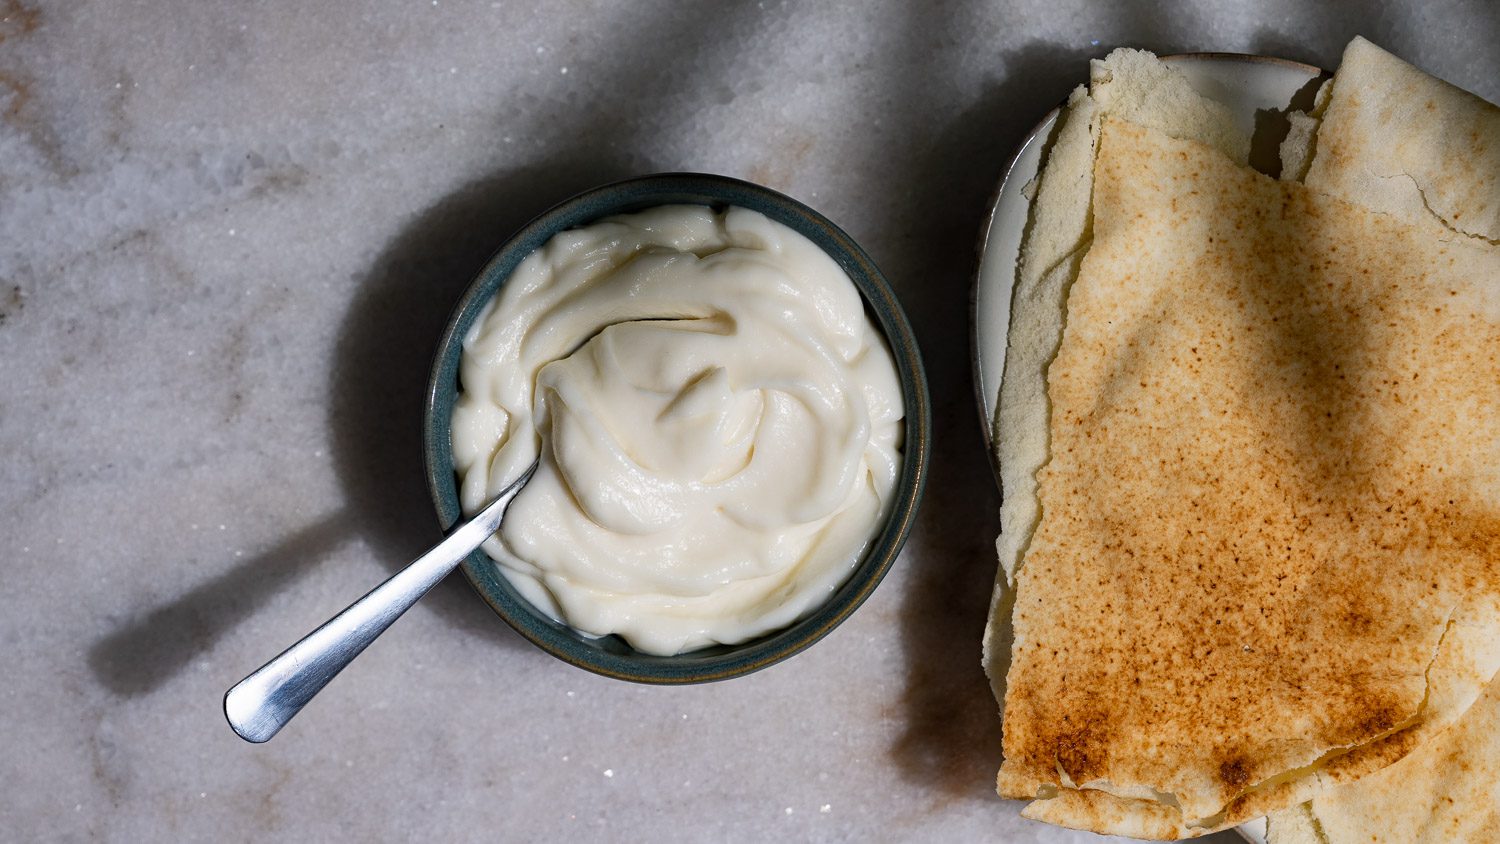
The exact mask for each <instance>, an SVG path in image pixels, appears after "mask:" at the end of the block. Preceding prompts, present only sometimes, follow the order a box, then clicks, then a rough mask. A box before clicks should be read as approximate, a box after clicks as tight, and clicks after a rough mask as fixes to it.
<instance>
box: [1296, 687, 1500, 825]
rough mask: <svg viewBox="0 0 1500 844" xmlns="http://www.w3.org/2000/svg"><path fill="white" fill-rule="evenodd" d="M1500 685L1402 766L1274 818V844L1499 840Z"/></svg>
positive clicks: (1393, 767) (1387, 769)
mask: <svg viewBox="0 0 1500 844" xmlns="http://www.w3.org/2000/svg"><path fill="white" fill-rule="evenodd" d="M1497 725H1500V681H1491V683H1490V685H1489V686H1488V687H1487V688H1486V689H1485V691H1484V694H1483V695H1482V696H1481V697H1480V698H1479V699H1478V700H1477V701H1475V703H1474V705H1473V706H1471V707H1470V708H1469V710H1468V711H1467V712H1465V713H1464V714H1463V717H1462V718H1460V719H1459V721H1458V723H1456V724H1455V725H1453V727H1452V728H1450V729H1448V730H1445V731H1443V732H1442V733H1441V734H1439V735H1438V736H1436V737H1435V738H1433V739H1431V740H1429V741H1426V742H1423V743H1422V744H1420V745H1419V746H1418V747H1417V748H1416V749H1415V750H1413V751H1412V752H1411V753H1410V754H1409V755H1407V756H1406V757H1405V758H1404V759H1401V760H1400V761H1398V762H1396V763H1395V764H1393V765H1390V766H1389V767H1386V768H1383V769H1381V770H1379V771H1376V772H1374V773H1372V774H1370V775H1369V776H1366V777H1364V778H1362V779H1360V780H1358V781H1357V782H1354V783H1351V784H1349V785H1346V786H1342V787H1340V788H1336V789H1333V790H1332V791H1330V792H1329V793H1327V794H1325V795H1322V796H1319V797H1317V798H1314V799H1313V800H1312V802H1311V803H1305V804H1303V805H1301V806H1296V807H1294V808H1292V809H1288V810H1286V811H1284V812H1277V813H1275V814H1273V815H1272V816H1271V824H1270V841H1271V844H1355V842H1359V843H1360V844H1372V842H1373V844H1387V843H1388V844H1429V842H1430V844H1443V842H1451V841H1500V729H1496V727H1497Z"/></svg>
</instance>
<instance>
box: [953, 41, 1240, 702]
mask: <svg viewBox="0 0 1500 844" xmlns="http://www.w3.org/2000/svg"><path fill="white" fill-rule="evenodd" d="M1106 115H1113V116H1116V117H1120V118H1123V119H1128V120H1132V121H1135V122H1138V123H1142V124H1144V125H1150V126H1155V127H1158V128H1161V129H1162V130H1163V131H1166V132H1167V133H1168V134H1170V135H1172V136H1173V137H1177V138H1193V139H1195V140H1200V141H1203V142H1204V143H1208V144H1212V145H1213V146H1214V147H1215V148H1216V149H1219V150H1220V151H1222V152H1223V153H1224V154H1225V155H1228V156H1230V157H1231V158H1233V159H1234V160H1236V161H1239V162H1241V163H1244V162H1246V161H1247V160H1248V159H1249V156H1250V138H1249V137H1248V136H1247V135H1246V134H1245V133H1244V132H1243V131H1241V130H1240V129H1239V128H1238V127H1237V126H1236V124H1235V121H1234V118H1233V115H1231V114H1230V112H1229V110H1228V109H1226V108H1225V107H1224V106H1223V105H1221V104H1220V103H1217V102H1214V101H1213V100H1210V99H1207V98H1205V97H1203V96H1201V95H1199V94H1198V93H1197V92H1195V91H1194V90H1193V88H1192V86H1191V85H1189V84H1188V81H1187V78H1186V77H1184V76H1183V75H1182V74H1181V73H1179V72H1177V71H1176V70H1174V69H1172V68H1170V67H1169V66H1167V65H1165V64H1163V63H1162V62H1161V61H1160V60H1158V59H1157V58H1156V57H1155V56H1154V55H1152V54H1151V53H1148V52H1146V51H1144V50H1128V49H1119V50H1115V51H1113V52H1111V53H1110V54H1109V55H1108V56H1106V57H1105V58H1104V59H1102V60H1095V61H1093V62H1092V63H1091V64H1090V69H1089V88H1088V89H1085V88H1084V87H1083V86H1079V87H1078V88H1077V89H1076V90H1074V91H1073V93H1072V95H1071V96H1069V98H1068V101H1067V104H1066V105H1065V106H1064V108H1063V110H1062V113H1061V114H1060V115H1059V117H1058V122H1057V129H1056V134H1055V135H1054V136H1053V139H1052V144H1051V147H1050V149H1049V151H1048V154H1047V160H1046V166H1045V168H1044V169H1043V170H1042V172H1041V174H1040V175H1039V178H1038V181H1037V185H1036V197H1035V200H1034V203H1033V206H1032V216H1031V221H1030V224H1029V228H1028V230H1027V233H1026V237H1025V240H1024V242H1023V244H1022V247H1021V256H1020V261H1019V264H1018V266H1017V272H1016V285H1015V290H1014V293H1013V295H1012V302H1011V322H1010V327H1009V332H1008V334H1007V349H1006V353H1005V371H1004V377H1003V378H1002V379H1001V387H1000V397H999V406H998V408H997V410H996V413H995V430H994V436H993V438H992V439H993V442H994V444H995V448H996V450H997V451H996V455H997V457H998V461H997V462H998V463H999V466H1000V490H1001V505H1000V537H999V539H998V540H996V550H997V552H998V554H999V557H1000V571H999V573H998V575H997V576H996V582H995V590H994V595H993V599H992V601H991V604H990V615H989V624H988V625H987V627H986V630H985V637H984V656H983V664H984V666H985V670H986V672H988V674H989V676H990V678H991V684H992V686H993V689H994V692H995V695H996V698H997V700H1001V701H1002V703H1003V694H1004V691H1003V688H1002V686H1001V682H1002V681H1003V680H1004V678H1005V672H1006V667H1007V665H1008V661H1007V660H1008V657H1009V654H1010V642H1009V641H1008V638H1007V633H1006V631H1007V630H1008V625H1009V619H1010V613H1009V609H1010V607H1009V604H1008V603H1005V601H1006V594H1007V591H1008V588H1009V585H1010V583H1011V581H1012V579H1013V578H1014V576H1015V570H1016V567H1017V566H1018V565H1019V564H1020V561H1021V557H1022V554H1023V553H1024V551H1025V549H1026V545H1027V543H1028V542H1029V541H1030V538H1031V534H1032V531H1034V530H1035V529H1036V523H1037V519H1038V517H1039V514H1040V511H1039V509H1038V506H1037V498H1036V472H1037V470H1038V469H1040V468H1041V467H1042V464H1043V463H1045V462H1046V460H1047V453H1048V452H1047V439H1048V432H1047V419H1048V407H1047V366H1048V364H1050V363H1051V362H1052V358H1053V356H1054V355H1056V354H1057V345H1058V342H1059V341H1060V340H1061V338H1062V332H1063V320H1064V313H1065V311H1064V307H1063V306H1064V302H1065V298H1066V296H1067V292H1068V287H1069V285H1071V284H1072V281H1073V279H1074V278H1075V277H1077V275H1078V266H1079V262H1080V261H1082V260H1083V255H1084V253H1085V252H1087V251H1088V245H1089V241H1090V239H1091V231H1090V210H1089V206H1090V202H1091V198H1092V195H1093V187H1094V146H1095V139H1096V138H1097V137H1098V134H1099V126H1100V122H1101V121H1102V120H1103V119H1104V117H1105V116H1106Z"/></svg>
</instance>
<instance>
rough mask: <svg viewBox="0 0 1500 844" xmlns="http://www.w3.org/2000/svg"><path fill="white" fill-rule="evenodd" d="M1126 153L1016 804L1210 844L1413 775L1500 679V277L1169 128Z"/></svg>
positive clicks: (1453, 241) (1036, 624) (1014, 668)
mask: <svg viewBox="0 0 1500 844" xmlns="http://www.w3.org/2000/svg"><path fill="white" fill-rule="evenodd" d="M1099 147H1100V152H1099V158H1098V162H1097V167H1096V173H1095V177H1096V182H1095V186H1094V187H1095V190H1094V197H1093V200H1094V206H1093V236H1094V240H1093V243H1092V245H1091V247H1090V249H1089V251H1088V253H1087V255H1086V257H1085V258H1084V259H1083V262H1082V266H1081V270H1080V274H1079V277H1078V279H1077V281H1076V282H1075V283H1074V284H1073V285H1072V288H1071V291H1070V293H1069V295H1068V299H1067V327H1066V330H1065V332H1064V336H1063V340H1062V344H1061V346H1060V349H1059V351H1058V354H1057V358H1056V360H1055V361H1054V363H1053V364H1052V366H1051V368H1050V370H1049V371H1048V382H1047V383H1048V399H1049V402H1050V410H1051V419H1050V428H1049V450H1050V455H1051V457H1050V460H1049V461H1048V462H1047V463H1046V465H1045V467H1044V468H1043V470H1042V471H1041V473H1040V475H1039V481H1040V486H1039V500H1040V503H1041V513H1042V517H1041V520H1040V522H1039V524H1038V527H1037V530H1036V532H1035V534H1034V535H1033V536H1032V538H1031V542H1030V545H1029V547H1028V548H1027V550H1026V553H1025V558H1024V564H1023V565H1022V566H1021V567H1020V568H1019V571H1018V574H1017V582H1016V588H1017V593H1016V597H1015V601H1016V603H1015V607H1016V609H1015V613H1014V635H1015V646H1014V650H1013V653H1012V664H1011V667H1010V671H1009V680H1008V684H1007V686H1008V688H1007V697H1006V701H1005V722H1006V723H1005V756H1006V760H1005V764H1004V767H1003V768H1002V770H1001V773H1000V777H999V788H1000V791H1001V793H1002V794H1003V795H1005V796H1010V797H1020V798H1026V799H1031V798H1035V799H1034V802H1033V803H1032V804H1031V805H1030V806H1028V808H1027V810H1026V811H1025V813H1024V814H1026V815H1027V816H1029V817H1036V818H1039V819H1044V820H1048V821H1050V822H1053V823H1060V824H1063V825H1068V826H1076V827H1080V828H1085V829H1093V830H1095V831H1099V832H1121V833H1126V834H1133V835H1138V836H1143V837H1158V838H1170V837H1187V836H1193V835H1197V834H1202V833H1204V832H1207V831H1212V830H1215V829H1221V828H1224V827H1227V826H1231V825H1234V824H1236V823H1239V822H1241V821H1243V820H1246V819H1248V818H1251V817H1255V816H1258V815H1260V814H1263V813H1265V812H1266V811H1269V810H1272V809H1278V808H1285V807H1287V806H1291V805H1294V804H1295V803H1297V802H1300V801H1301V800H1304V799H1307V798H1308V797H1310V796H1312V795H1313V794H1315V793H1317V792H1319V791H1320V790H1322V789H1326V788H1329V787H1331V784H1333V783H1336V782H1338V781H1341V780H1345V779H1349V778H1352V777H1354V776H1358V775H1361V774H1365V773H1368V772H1370V771H1372V770H1375V769H1378V768H1379V767H1382V766H1384V765H1386V764H1389V763H1391V762H1393V761H1395V760H1396V759H1398V758H1400V757H1401V756H1402V755H1404V754H1406V753H1408V752H1410V751H1411V749H1412V748H1413V747H1414V746H1416V745H1417V744H1419V743H1420V742H1421V741H1422V740H1423V739H1424V738H1426V737H1428V736H1430V735H1432V734H1434V733H1436V732H1438V731H1440V730H1441V729H1443V728H1444V727H1445V726H1446V725H1448V724H1451V723H1452V722H1453V721H1454V720H1456V718H1457V717H1458V716H1459V715H1460V714H1461V713H1462V712H1463V711H1464V710H1465V709H1467V708H1468V706H1469V704H1470V703H1471V702H1472V701H1473V699H1474V698H1475V697H1476V696H1477V695H1478V693H1479V690H1480V689H1481V688H1482V687H1483V686H1484V685H1485V683H1487V682H1488V681H1489V678H1490V677H1492V676H1493V675H1494V672H1495V669H1496V667H1497V665H1496V664H1494V658H1495V655H1494V654H1490V653H1489V651H1488V649H1484V648H1471V647H1466V646H1465V645H1467V644H1468V643H1471V642H1472V641H1478V640H1479V639H1482V638H1483V637H1484V636H1488V637H1490V638H1494V637H1495V636H1496V634H1500V610H1497V607H1496V605H1495V603H1494V602H1492V601H1488V600H1477V599H1475V600H1471V601H1469V602H1468V603H1465V598H1466V596H1483V597H1485V598H1490V597H1494V596H1500V561H1497V559H1496V558H1497V555H1500V471H1497V469H1496V468H1494V467H1497V466H1500V437H1497V436H1496V431H1495V427H1496V422H1495V420H1497V419H1500V414H1497V411H1500V391H1497V390H1496V389H1494V385H1495V384H1496V383H1500V359H1497V357H1496V355H1495V353H1494V351H1493V350H1494V349H1497V348H1500V291H1495V290H1492V289H1490V286H1488V285H1485V284H1483V283H1481V282H1483V281H1487V280H1489V279H1492V278H1495V277H1496V275H1497V272H1500V257H1497V255H1496V251H1495V250H1494V249H1493V248H1490V247H1488V246H1486V245H1484V244H1478V245H1476V244H1474V243H1473V242H1471V240H1470V239H1469V238H1455V237H1453V236H1452V235H1451V233H1449V232H1447V231H1446V230H1444V229H1442V228H1441V227H1438V226H1436V225H1428V226H1426V227H1423V226H1412V225H1407V224H1405V223H1403V222H1402V221H1400V220H1396V219H1393V218H1392V217H1391V216H1390V215H1388V214H1374V213H1370V212H1368V211H1364V210H1362V209H1358V208H1356V207H1354V206H1351V205H1348V204H1346V203H1342V202H1337V201H1334V200H1330V199H1328V198H1326V197H1321V196H1318V195H1316V194H1314V193H1313V192H1311V191H1308V190H1306V189H1305V188H1303V187H1301V186H1299V185H1295V184H1286V183H1277V182H1274V181H1272V180H1270V179H1267V178H1265V177H1263V176H1260V175H1258V174H1255V173H1253V172H1251V171H1249V170H1248V169H1245V168H1243V167H1240V166H1237V165H1236V164H1235V163H1234V162H1232V161H1230V160H1229V159H1227V158H1226V157H1224V156H1223V155H1222V154H1220V153H1218V152H1216V151H1214V150H1212V149H1210V148H1208V147H1207V146H1205V145H1203V144H1199V143H1195V142H1191V141H1179V140H1174V139H1172V138H1169V137H1167V136H1165V135H1163V134H1161V133H1159V132H1154V131H1151V130H1147V129H1144V128H1142V127H1139V126H1133V125H1131V124H1126V123H1121V122H1116V121H1109V122H1107V123H1106V126H1105V128H1104V129H1103V131H1102V140H1101V141H1100V144H1099ZM1320 154H1321V153H1320ZM1272 245H1274V248H1271V247H1272ZM1397 315H1399V316H1400V318H1399V319H1397V318H1395V317H1396V316H1397ZM1455 619H1458V620H1459V622H1460V623H1458V624H1454V623H1453V622H1454V620H1455ZM1471 628H1472V629H1473V630H1474V631H1480V632H1481V633H1482V635H1480V634H1479V633H1476V634H1475V636H1472V637H1471V636H1470V635H1468V633H1467V631H1469V630H1470V629H1471ZM1450 632H1453V635H1450ZM1476 637H1477V638H1476ZM1440 645H1441V647H1440ZM1429 672H1430V676H1429Z"/></svg>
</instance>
